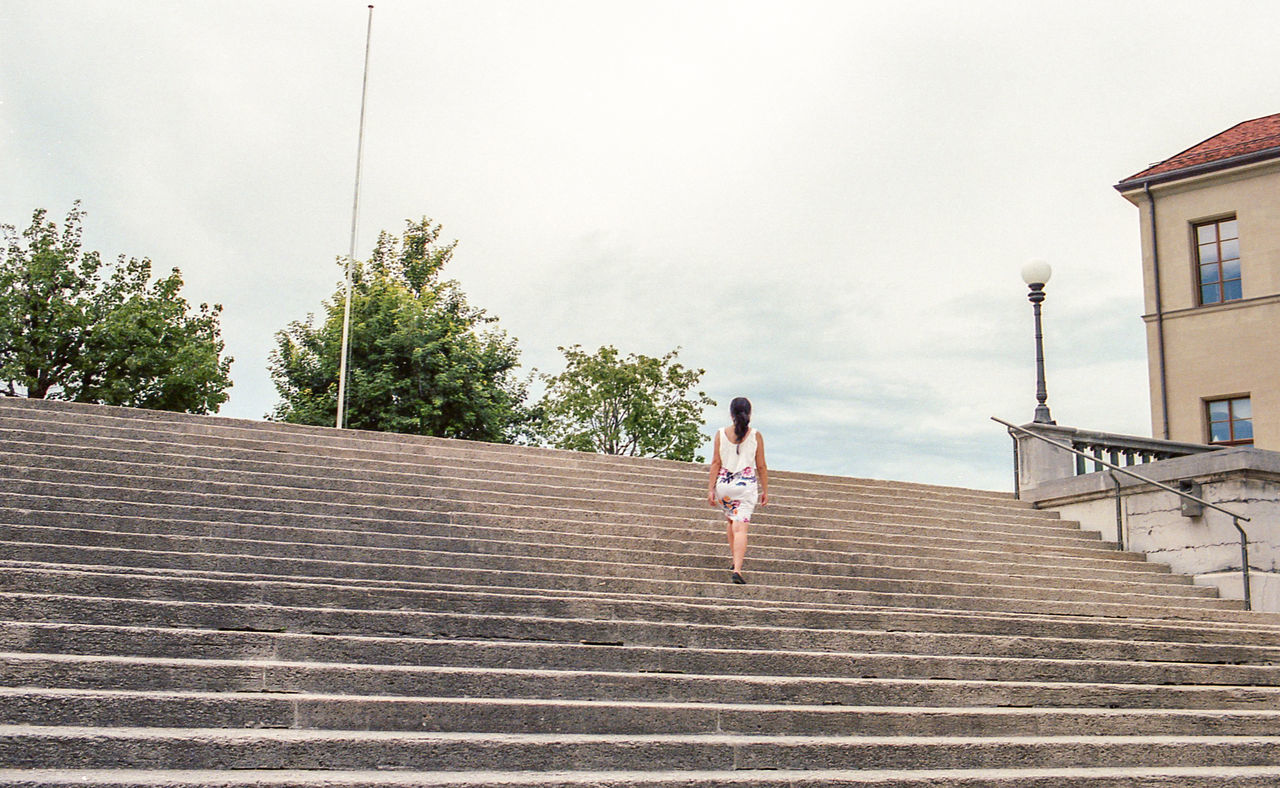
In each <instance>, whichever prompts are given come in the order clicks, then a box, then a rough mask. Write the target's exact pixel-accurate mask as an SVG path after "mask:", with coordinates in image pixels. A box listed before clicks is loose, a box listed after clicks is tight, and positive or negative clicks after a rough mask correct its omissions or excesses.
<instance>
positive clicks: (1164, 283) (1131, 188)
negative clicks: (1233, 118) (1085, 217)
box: [1115, 114, 1280, 450]
mask: <svg viewBox="0 0 1280 788" xmlns="http://www.w3.org/2000/svg"><path fill="white" fill-rule="evenodd" d="M1115 188H1116V189H1117V190H1118V191H1119V192H1120V193H1121V194H1122V195H1123V196H1124V197H1125V198H1126V199H1128V200H1129V201H1130V202H1132V203H1133V204H1134V205H1136V206H1138V211H1139V214H1140V219H1141V227H1142V274H1143V290H1144V294H1145V298H1146V303H1145V312H1146V314H1144V315H1143V320H1145V321H1146V323H1147V359H1148V367H1149V371H1150V379H1151V422H1152V427H1151V429H1152V435H1153V436H1155V437H1157V438H1166V439H1169V440H1176V441H1188V442H1197V443H1219V444H1250V443H1252V444H1253V445H1255V446H1257V447H1258V448H1262V449H1272V450H1280V337H1278V335H1280V114H1277V115H1270V116H1268V117H1265V118H1258V119H1256V120H1250V121H1246V122H1244V123H1241V124H1239V125H1237V126H1234V127H1232V128H1230V129H1228V130H1226V131H1224V132H1222V133H1221V134H1218V135H1216V136H1214V137H1210V138H1209V139H1207V140H1205V141H1204V142H1201V143H1199V144H1198V145H1195V146H1194V147H1191V148H1188V149H1187V150H1185V151H1183V152H1182V153H1179V154H1177V155H1175V156H1173V157H1172V158H1169V159H1166V160H1165V161H1162V162H1160V163H1159V164H1155V165H1153V166H1151V167H1149V168H1147V169H1145V170H1143V171H1142V172H1139V173H1137V174H1136V175H1133V176H1130V177H1128V178H1126V179H1124V180H1123V181H1121V182H1120V183H1119V184H1117V185H1116V187H1115Z"/></svg>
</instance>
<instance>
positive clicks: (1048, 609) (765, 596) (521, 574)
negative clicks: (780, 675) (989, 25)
mask: <svg viewBox="0 0 1280 788" xmlns="http://www.w3.org/2000/svg"><path fill="white" fill-rule="evenodd" d="M0 551H2V552H3V554H5V555H6V556H8V557H9V558H8V560H13V561H25V562H34V561H45V562H57V563H63V564H75V565H80V566H83V567H86V568H90V567H94V566H98V565H102V564H108V565H117V566H132V567H139V568H148V567H156V568H167V569H184V570H191V571H197V572H199V571H218V572H229V573H233V574H255V575H306V574H310V575H312V576H319V577H333V576H335V575H336V576H339V577H341V578H342V579H341V580H339V581H338V582H340V583H343V584H346V585H351V586H353V587H354V586H359V585H360V579H361V578H362V577H369V578H372V579H376V580H400V581H405V580H408V579H410V578H412V579H413V580H414V581H416V582H420V583H427V584H432V585H444V586H457V585H476V586H486V587H489V588H492V589H502V588H510V587H517V588H522V589H526V588H533V589H543V588H556V589H561V590H577V591H583V592H591V591H609V592H617V593H623V594H635V595H644V596H650V597H655V598H657V597H694V598H700V599H722V598H729V599H753V600H756V601H766V600H767V601H770V602H773V603H775V604H787V603H795V604H803V603H814V604H824V605H841V606H874V607H897V608H911V609H920V610H968V611H1001V610H1008V611H1017V612H1028V613H1056V614H1065V615H1090V614H1093V615H1098V614H1109V615H1115V616H1139V617H1170V618H1186V619H1197V620H1205V621H1210V620H1223V621H1239V620H1247V619H1248V618H1250V617H1251V616H1248V615H1247V614H1245V613H1244V612H1243V606H1242V604H1241V603H1240V602H1238V601H1237V600H1227V599H1217V598H1211V597H1193V596H1190V595H1186V596H1181V597H1179V596H1172V595H1143V594H1138V593H1127V594H1109V593H1104V592H1092V591H1089V592H1084V593H1081V592H1077V591H1074V590H1072V589H1069V588H1062V587H1059V588H1045V589H1036V588H1027V587H1001V586H982V585H978V584H969V585H960V584H952V585H950V586H942V585H940V584H927V583H908V582H904V581H894V580H889V581H884V582H882V583H877V582H876V581H873V580H867V581H858V580H856V579H849V580H847V581H843V582H837V581H836V580H835V579H831V578H825V579H823V578H815V577H814V576H811V575H810V576H803V575H790V574H779V573H771V572H767V571H761V572H757V571H754V570H751V571H750V572H749V577H750V583H749V584H748V587H747V588H740V587H734V586H733V585H732V584H730V583H729V578H728V574H729V572H728V568H727V567H723V568H721V569H719V570H718V571H712V570H689V571H687V572H685V573H683V576H681V574H680V573H672V574H671V576H669V577H665V578H664V577H658V578H655V577H649V576H645V575H646V574H647V573H646V572H645V571H644V570H645V567H617V572H616V573H615V574H614V575H612V576H610V575H608V574H605V566H603V565H596V566H588V567H575V568H577V569H579V570H582V571H578V572H569V571H565V570H566V569H569V568H570V567H567V566H565V565H564V564H565V563H567V562H553V561H549V560H547V559H529V560H522V559H510V560H509V562H508V559H505V558H504V559H501V560H499V559H495V558H492V557H483V556H482V557H480V558H481V559H482V560H479V561H478V563H479V564H481V566H479V567H475V568H468V567H466V566H459V564H466V563H468V562H469V561H470V559H472V558H475V556H472V555H469V554H463V553H459V554H449V555H446V556H442V557H441V558H440V560H441V562H442V565H440V566H431V565H426V564H422V565H416V566H415V565H406V564H373V563H364V564H353V563H352V562H337V561H326V560H323V559H310V558H292V557H282V558H272V557H270V556H264V555H242V556H234V555H227V554H225V553H199V552H184V551H159V550H141V549H136V548H117V547H101V546H84V547H78V546H73V545H64V544H56V543H52V542H43V543H34V542H12V541H10V542H0ZM504 564H506V567H505V568H504ZM552 564H558V565H556V566H552ZM344 572H347V574H346V576H345V577H344V576H343V573H344ZM823 580H825V582H820V581H823ZM43 582H44V581H43V578H31V577H30V576H23V577H22V578H20V579H19V578H15V579H14V580H13V581H12V584H7V585H6V586H4V587H7V588H12V589H14V590H29V591H33V592H38V591H39V590H41V589H42V588H45V587H46V586H44V585H41V584H42V583H43ZM19 583H21V584H22V585H19ZM126 585H127V584H126ZM859 586H861V587H859ZM877 587H884V588H888V589H890V590H883V591H882V590H876V588H877ZM1174 588H1175V589H1177V588H1188V587H1186V586H1177V587H1174ZM221 589H222V590H221V592H222V593H228V594H242V593H244V590H243V589H237V588H235V587H233V586H226V585H224V586H222V587H221ZM101 590H102V589H97V591H98V592H101ZM944 592H945V593H944ZM123 593H125V594H127V593H129V590H128V588H126V589H125V590H124V592H123ZM249 593H251V594H255V595H256V592H253V591H250V592H249ZM299 594H301V595H302V596H303V597H305V596H306V595H307V592H305V591H295V592H293V593H292V594H291V596H292V597H293V598H295V599H299V603H301V604H304V605H305V604H309V603H308V602H306V601H302V599H301V598H300V597H299V596H298V595H299ZM377 594H378V595H380V596H382V597H383V598H385V599H386V600H388V601H387V604H393V605H401V604H415V605H416V604H418V602H417V601H415V600H418V599H419V598H420V595H419V593H418V592H417V591H415V590H414V589H413V588H411V587H404V588H400V589H396V590H392V589H386V590H379V591H378V592H377ZM310 596H311V597H315V596H317V594H316V593H315V592H314V591H313V592H311V593H310ZM348 596H349V594H348ZM368 596H369V593H368V592H367V591H365V592H361V593H360V597H361V598H366V597H368ZM290 604H293V603H292V602H291V603H290Z"/></svg>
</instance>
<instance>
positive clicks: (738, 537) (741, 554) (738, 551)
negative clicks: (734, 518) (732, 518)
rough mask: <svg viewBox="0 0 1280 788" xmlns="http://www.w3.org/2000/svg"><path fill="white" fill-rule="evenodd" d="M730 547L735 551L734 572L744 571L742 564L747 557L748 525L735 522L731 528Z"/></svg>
mask: <svg viewBox="0 0 1280 788" xmlns="http://www.w3.org/2000/svg"><path fill="white" fill-rule="evenodd" d="M729 540H730V547H731V548H732V549H733V571H735V572H741V571H742V562H743V561H744V560H745V559H746V557H747V523H745V522H735V523H731V524H730V526H729Z"/></svg>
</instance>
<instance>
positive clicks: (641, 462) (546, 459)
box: [0, 399, 1026, 508]
mask: <svg viewBox="0 0 1280 788" xmlns="http://www.w3.org/2000/svg"><path fill="white" fill-rule="evenodd" d="M6 409H7V410H6ZM108 414H110V415H108ZM10 423H13V424H18V425H25V426H29V427H34V428H35V429H36V430H37V431H39V432H45V433H48V432H53V431H61V432H63V433H64V434H65V433H72V434H75V433H79V434H85V435H89V436H91V437H96V438H99V439H101V438H104V437H111V438H125V439H129V438H130V436H131V435H132V436H133V437H134V439H136V437H137V436H141V435H145V436H148V437H151V438H153V439H156V440H161V441H168V442H177V443H191V442H193V439H199V441H198V442H200V443H204V444H206V445H223V444H225V443H233V442H235V441H236V440H240V441H244V442H245V443H246V444H262V445H265V444H270V443H273V442H274V443H277V444H280V445H282V446H285V447H288V449H289V450H290V451H291V452H292V453H295V454H299V455H304V456H305V455H306V454H308V453H319V452H308V451H307V450H308V449H309V448H310V449H314V448H318V447H323V448H324V449H326V450H327V453H328V454H330V455H331V456H332V455H336V454H339V453H343V452H350V453H356V452H365V454H364V455H363V456H362V458H363V459H375V456H374V455H378V454H381V455H383V456H391V457H395V458H399V459H401V460H403V459H405V458H413V457H420V456H431V455H432V454H433V453H436V454H439V456H442V457H444V456H447V457H450V458H452V459H455V460H457V459H463V458H468V457H471V458H479V459H487V460H493V461H501V460H503V459H507V460H515V461H518V462H520V461H522V462H521V464H523V465H530V464H533V465H537V466H540V467H558V468H568V469H572V470H573V471H574V472H580V471H584V470H585V471H592V470H606V471H615V472H623V473H627V474H641V475H654V474H656V475H659V476H662V477H664V478H667V479H669V478H672V474H673V473H675V474H683V475H684V476H685V477H686V478H690V479H696V480H700V481H704V480H705V478H706V476H705V474H706V470H705V466H700V465H694V464H691V463H682V462H674V461H670V460H652V459H643V458H633V457H626V458H623V457H610V456H607V455H598V454H586V453H580V452H567V451H558V450H549V449H541V448H529V447H521V446H507V445H499V444H483V443H474V442H469V441H458V440H451V439H445V438H426V437H421V436H411V435H396V434H392V433H372V432H361V431H358V430H334V429H332V428H329V427H307V426H301V425H287V424H276V423H272V422H257V421H246V420H239V419H226V418H222V417H216V416H215V417H210V416H191V415H189V414H175V413H161V412H158V411H149V412H148V411H137V410H132V409H127V408H116V409H112V408H104V407H102V406H84V405H80V404H78V403H47V402H42V403H27V402H18V401H15V400H12V399H9V400H0V427H4V426H8V425H9V424H10ZM130 430H134V431H135V432H133V433H130V432H129V431H130ZM231 436H237V437H231ZM348 458H350V457H348ZM774 478H776V479H778V480H787V481H795V482H797V483H799V484H805V485H810V484H812V485H819V486H824V487H827V488H829V489H846V490H863V489H892V490H895V491H899V492H903V493H908V494H914V495H919V496H927V495H937V496H950V497H956V498H967V499H971V500H976V501H986V502H990V501H996V500H1003V501H1006V502H1009V503H1010V504H1011V505H1013V506H1020V507H1023V508H1026V505H1025V504H1022V503H1019V502H1017V501H1016V500H1015V499H1014V498H1013V496H1012V495H1010V494H1008V493H993V492H988V491H982V490H972V489H968V488H962V487H949V486H945V485H931V484H920V483H914V482H897V481H882V480H870V479H853V478H846V477H832V476H823V475H819V474H809V473H796V472H788V471H781V470H779V471H774V472H772V473H771V480H772V479H774Z"/></svg>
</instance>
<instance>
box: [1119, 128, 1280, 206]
mask: <svg viewBox="0 0 1280 788" xmlns="http://www.w3.org/2000/svg"><path fill="white" fill-rule="evenodd" d="M1267 150H1274V151H1275V152H1276V155H1277V156H1278V157H1280V113H1277V114H1275V115H1268V116H1266V117H1265V118H1256V119H1254V120H1246V121H1245V122H1244V123H1239V124H1237V125H1235V126H1232V127H1231V128H1229V129H1227V130H1226V131H1224V132H1222V133H1221V134H1217V135H1215V136H1212V137H1210V138H1209V139H1207V140H1205V141H1204V142H1201V143H1200V144H1198V145H1195V146H1193V147H1190V148H1187V149H1186V150H1184V151H1183V152H1182V153H1179V154H1177V155H1176V156H1172V157H1170V158H1168V159H1165V160H1164V161H1162V162H1160V163H1159V164H1153V165H1151V166H1150V167H1148V168H1147V169H1145V170H1143V171H1142V172H1139V173H1137V174H1135V175H1130V176H1129V177H1128V178H1125V179H1124V180H1123V181H1120V183H1119V185H1118V186H1117V188H1120V187H1122V186H1125V185H1126V184H1128V183H1129V182H1130V181H1145V180H1147V179H1149V178H1152V177H1153V176H1156V175H1166V174H1168V173H1175V172H1178V171H1179V170H1185V169H1190V168H1192V167H1196V168H1199V167H1201V166H1203V165H1210V164H1213V163H1215V162H1221V161H1224V160H1226V159H1233V158H1235V157H1237V156H1244V155H1247V154H1250V153H1260V152H1262V151H1267ZM1188 174H1190V173H1188ZM1176 177H1178V176H1173V177H1171V178H1169V177H1167V178H1161V179H1160V180H1172V179H1174V178H1176ZM1135 185H1136V184H1135Z"/></svg>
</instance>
